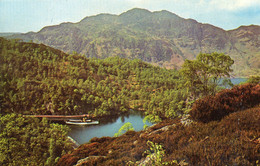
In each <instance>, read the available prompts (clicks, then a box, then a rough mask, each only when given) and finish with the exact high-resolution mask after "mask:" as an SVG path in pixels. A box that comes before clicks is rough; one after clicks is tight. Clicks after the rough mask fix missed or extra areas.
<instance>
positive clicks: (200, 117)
mask: <svg viewBox="0 0 260 166" xmlns="http://www.w3.org/2000/svg"><path fill="white" fill-rule="evenodd" d="M259 103H260V84H244V85H241V86H235V87H233V88H232V89H225V90H223V91H221V92H220V93H217V94H216V95H215V96H207V97H205V98H203V99H200V100H198V101H196V102H195V103H194V105H193V108H192V110H191V112H190V115H191V118H192V119H193V120H196V121H200V122H204V123H207V122H210V121H214V120H221V119H222V118H223V117H224V116H226V115H229V114H230V113H233V112H236V111H240V110H244V109H246V108H251V107H253V106H255V105H257V104H259Z"/></svg>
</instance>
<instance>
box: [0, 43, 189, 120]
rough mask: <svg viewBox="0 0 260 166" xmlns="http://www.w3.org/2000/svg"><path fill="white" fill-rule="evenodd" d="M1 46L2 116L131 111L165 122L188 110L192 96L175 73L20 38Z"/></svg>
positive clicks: (116, 58)
mask: <svg viewBox="0 0 260 166" xmlns="http://www.w3.org/2000/svg"><path fill="white" fill-rule="evenodd" d="M0 47H1V48H0V49H1V103H2V104H1V112H2V113H10V112H16V113H21V114H66V115H67V114H83V113H89V114H91V115H93V116H105V115H116V114H120V113H123V112H127V111H128V109H130V108H132V109H139V110H145V111H146V112H147V114H154V115H156V116H158V118H159V117H160V118H164V117H174V116H177V115H180V114H181V113H182V112H183V108H185V103H184V100H186V98H187V95H188V92H187V89H186V88H184V87H183V86H181V85H182V81H183V80H182V78H181V76H180V73H179V72H177V71H175V70H166V69H163V68H160V67H154V66H152V65H150V64H147V63H144V62H142V61H141V60H127V59H123V58H119V57H111V58H107V59H104V60H100V59H94V58H93V59H88V58H85V57H84V56H81V55H77V54H76V53H74V54H72V55H68V54H65V53H63V52H61V51H59V50H56V49H53V48H50V47H47V46H45V45H42V44H34V43H23V42H19V41H16V40H11V41H7V40H5V39H1V45H0ZM141 103H142V104H141Z"/></svg>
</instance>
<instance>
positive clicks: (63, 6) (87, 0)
mask: <svg viewBox="0 0 260 166" xmlns="http://www.w3.org/2000/svg"><path fill="white" fill-rule="evenodd" d="M135 7H138V8H145V9H148V10H150V11H160V10H168V11H170V12H172V13H175V14H177V15H179V16H180V17H183V18H192V19H195V20H197V21H198V22H201V23H209V24H212V25H215V26H218V27H220V28H223V29H225V30H230V29H235V28H238V27H239V26H241V25H251V24H255V25H260V0H0V32H29V31H34V32H37V31H39V30H40V29H42V28H43V27H44V26H49V25H56V24H60V23H62V22H79V21H80V20H82V19H83V18H84V17H86V16H92V15H97V14H99V13H111V14H120V13H122V12H125V11H127V10H130V9H132V8H135Z"/></svg>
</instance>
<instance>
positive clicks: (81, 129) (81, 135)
mask: <svg viewBox="0 0 260 166" xmlns="http://www.w3.org/2000/svg"><path fill="white" fill-rule="evenodd" d="M246 80H247V79H246V78H232V79H231V82H232V83H233V84H234V85H236V84H239V83H240V82H245V81H246ZM143 118H144V117H143V116H142V115H141V114H139V113H138V112H133V111H132V112H131V114H130V115H128V116H121V117H117V118H115V117H114V118H107V119H101V120H100V124H99V125H91V126H77V125H69V127H70V128H71V131H70V133H69V136H70V137H72V138H73V139H74V140H75V141H77V142H78V143H79V144H83V143H86V142H88V141H89V140H90V139H91V138H93V137H104V136H110V137H113V136H114V134H115V133H117V132H118V130H119V129H120V127H122V126H123V125H124V124H125V123H126V122H130V123H132V125H133V127H134V129H135V131H140V130H142V129H143V126H144V124H143ZM146 124H147V125H151V124H148V123H147V122H146Z"/></svg>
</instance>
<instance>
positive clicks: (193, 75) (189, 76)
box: [181, 53, 234, 98]
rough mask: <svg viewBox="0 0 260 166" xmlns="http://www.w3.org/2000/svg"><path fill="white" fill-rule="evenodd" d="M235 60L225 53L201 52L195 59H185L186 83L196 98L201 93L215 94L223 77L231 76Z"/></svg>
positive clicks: (184, 73) (184, 72) (183, 68)
mask: <svg viewBox="0 0 260 166" xmlns="http://www.w3.org/2000/svg"><path fill="white" fill-rule="evenodd" d="M233 63H234V61H233V60H232V59H231V58H230V56H228V55H225V54H223V53H211V54H202V53H200V54H199V55H198V56H197V58H196V59H195V60H185V62H184V64H183V66H182V69H181V73H182V75H183V77H184V78H185V81H186V83H185V85H186V86H187V87H188V88H189V90H190V91H191V93H192V95H193V96H194V97H195V98H196V97H198V96H199V95H203V96H206V95H213V94H215V93H216V88H217V85H218V83H219V81H220V78H222V77H230V72H232V69H231V66H232V64H233Z"/></svg>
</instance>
